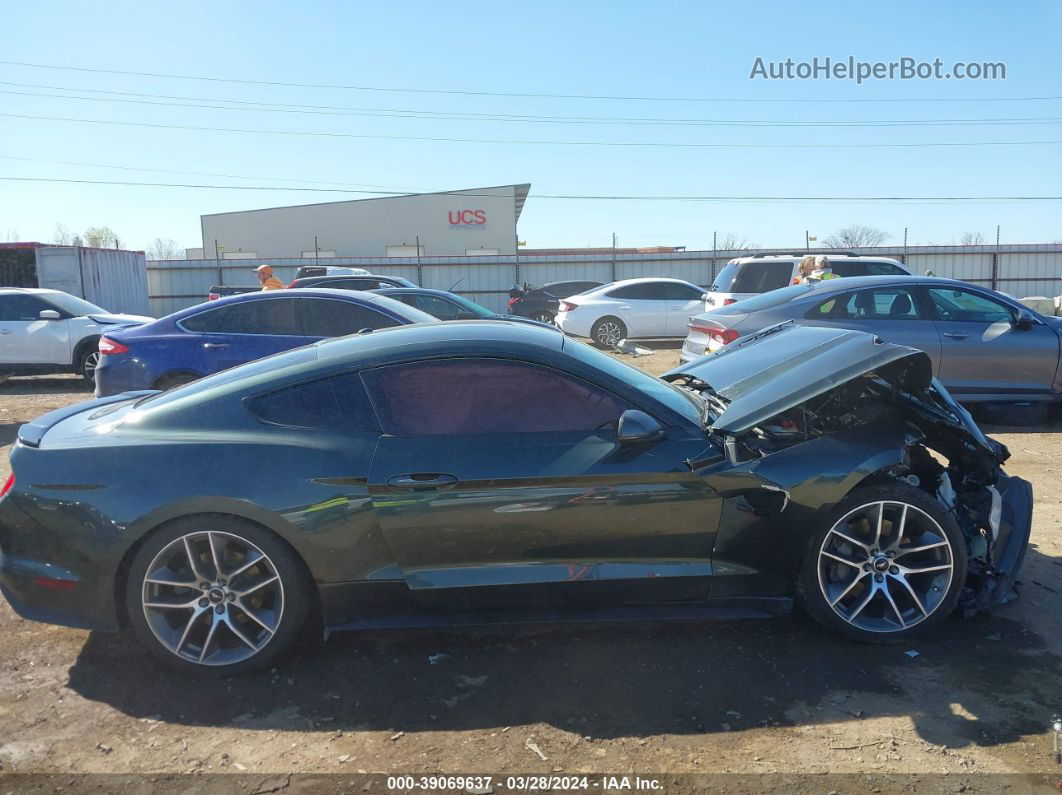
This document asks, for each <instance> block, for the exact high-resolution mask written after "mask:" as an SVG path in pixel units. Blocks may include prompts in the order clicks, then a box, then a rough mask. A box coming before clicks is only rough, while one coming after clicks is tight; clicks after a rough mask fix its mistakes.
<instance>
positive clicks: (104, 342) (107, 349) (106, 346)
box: [100, 337, 129, 355]
mask: <svg viewBox="0 0 1062 795" xmlns="http://www.w3.org/2000/svg"><path fill="white" fill-rule="evenodd" d="M100 353H101V354H104V355H106V354H112V353H129V346H128V345H123V344H122V343H120V342H115V341H114V340H111V339H107V338H106V337H100Z"/></svg>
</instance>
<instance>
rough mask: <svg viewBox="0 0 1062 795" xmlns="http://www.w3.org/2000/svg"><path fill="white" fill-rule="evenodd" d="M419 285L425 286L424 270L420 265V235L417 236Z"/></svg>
mask: <svg viewBox="0 0 1062 795" xmlns="http://www.w3.org/2000/svg"><path fill="white" fill-rule="evenodd" d="M417 284H419V285H420V286H421V287H423V286H424V269H423V268H422V267H421V265H420V235H417Z"/></svg>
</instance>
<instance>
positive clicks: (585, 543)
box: [362, 358, 720, 609]
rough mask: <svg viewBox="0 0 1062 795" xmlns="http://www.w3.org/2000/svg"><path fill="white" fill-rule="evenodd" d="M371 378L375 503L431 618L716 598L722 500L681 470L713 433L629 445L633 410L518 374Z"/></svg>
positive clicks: (466, 367)
mask: <svg viewBox="0 0 1062 795" xmlns="http://www.w3.org/2000/svg"><path fill="white" fill-rule="evenodd" d="M362 377H363V380H364V382H365V385H366V387H367V389H368V392H369V395H370V397H371V399H372V402H373V404H374V406H375V408H376V412H377V414H378V416H379V418H380V422H381V426H382V428H383V431H384V435H383V436H382V437H381V438H380V442H379V445H378V447H377V450H376V453H375V455H374V457H373V461H372V465H371V467H370V473H369V491H370V494H371V496H372V499H373V504H374V507H375V510H376V513H377V516H378V517H379V521H380V525H381V527H382V530H383V534H384V536H385V538H386V540H387V543H388V544H389V545H390V548H391V551H392V554H393V555H394V557H395V560H396V562H397V563H398V565H399V567H400V568H401V571H402V575H403V577H404V579H405V581H406V585H407V586H408V587H409V588H410V590H411V591H413V593H414V594H415V595H416V596H417V597H418V598H419V600H420V601H421V602H422V603H423V604H425V605H426V606H431V607H443V608H464V609H473V608H483V607H500V606H509V607H515V606H520V607H545V606H552V607H557V606H565V605H573V604H588V603H589V604H597V605H601V604H613V605H618V604H625V603H637V602H646V601H656V602H659V601H669V600H681V601H687V600H696V599H703V598H705V597H706V596H707V595H708V589H709V580H710V575H711V565H710V557H711V551H712V545H713V543H714V537H715V529H716V525H717V524H718V518H719V510H720V500H719V499H718V498H717V496H716V494H715V492H713V491H712V490H711V488H709V487H708V485H707V484H706V483H705V482H704V481H703V480H702V479H701V478H699V477H697V476H695V475H694V474H693V473H692V472H691V471H690V468H689V467H688V466H686V465H685V463H684V461H685V460H687V459H689V458H691V457H696V456H697V455H698V454H701V453H703V451H704V450H705V447H706V446H707V445H706V441H705V438H704V435H703V433H699V434H695V433H693V432H692V431H690V430H687V429H681V428H667V429H665V433H664V435H663V437H662V438H660V439H659V440H658V441H655V442H652V443H646V444H642V445H634V446H624V445H621V444H620V443H619V442H618V440H617V437H616V425H617V421H618V419H619V417H620V415H621V414H622V413H623V412H624V411H625V410H627V409H629V408H632V406H631V405H630V404H629V403H627V402H626V401H625V400H623V399H621V398H619V397H617V396H616V395H614V394H612V393H610V392H608V391H606V390H604V389H602V388H600V387H598V386H596V385H593V384H591V383H589V382H587V381H584V380H582V379H580V378H577V377H575V376H574V375H571V374H569V373H566V372H563V371H560V370H557V369H554V368H552V367H547V366H544V365H539V364H532V363H529V362H523V361H514V360H507V359H490V358H466V359H446V360H429V361H421V362H412V363H408V364H399V365H390V366H387V367H382V368H377V369H373V370H369V371H366V372H363V376H362ZM698 435H699V439H698V438H697V436H698Z"/></svg>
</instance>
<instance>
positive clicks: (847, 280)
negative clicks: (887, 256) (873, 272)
mask: <svg viewBox="0 0 1062 795" xmlns="http://www.w3.org/2000/svg"><path fill="white" fill-rule="evenodd" d="M892 284H898V285H903V286H906V287H910V286H912V285H915V284H920V285H942V286H944V285H948V286H951V285H954V286H956V287H976V286H977V285H974V284H970V283H969V282H964V281H960V280H958V279H944V278H941V277H938V276H900V275H893V276H845V277H843V278H840V279H826V280H824V281H821V282H819V283H818V284H814V285H812V289H811V290H809V291H808V293H807V295H808V296H811V295H823V294H825V293H838V292H844V291H845V290H855V289H859V288H860V287H884V286H887V285H892ZM794 300H798V299H794ZM738 303H741V302H740V301H739V302H738ZM732 306H733V304H732Z"/></svg>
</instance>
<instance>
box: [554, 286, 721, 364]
mask: <svg viewBox="0 0 1062 795" xmlns="http://www.w3.org/2000/svg"><path fill="white" fill-rule="evenodd" d="M704 301H705V293H704V288H703V287H698V286H697V285H695V284H690V283H689V282H684V281H682V280H681V279H661V278H641V279H626V280H624V281H620V282H612V283H611V284H606V285H604V286H602V287H598V288H597V289H594V290H588V291H587V292H585V293H580V294H579V295H573V296H571V297H569V298H565V299H563V300H562V301H561V302H560V307H559V309H558V311H557V319H556V323H557V325H558V326H559V327H560V328H561V330H562V331H564V333H565V334H571V335H572V336H575V337H589V338H590V339H591V340H593V341H594V342H595V343H597V344H598V345H601V346H604V347H612V346H614V345H616V344H617V343H618V342H619V341H620V340H622V339H627V338H644V337H685V336H686V334H687V333H688V331H689V329H688V323H689V319H690V315H696V314H700V313H701V312H703V311H704V309H705V303H704Z"/></svg>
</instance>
